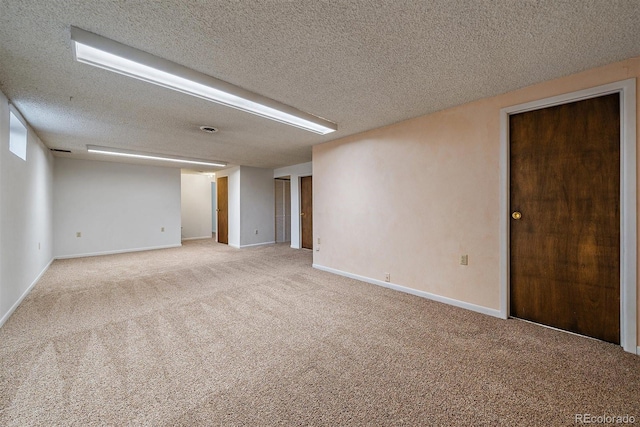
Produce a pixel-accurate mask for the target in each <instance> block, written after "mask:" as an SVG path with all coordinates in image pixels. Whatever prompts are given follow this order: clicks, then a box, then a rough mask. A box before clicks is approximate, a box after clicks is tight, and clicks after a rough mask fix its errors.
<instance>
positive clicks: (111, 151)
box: [87, 145, 227, 167]
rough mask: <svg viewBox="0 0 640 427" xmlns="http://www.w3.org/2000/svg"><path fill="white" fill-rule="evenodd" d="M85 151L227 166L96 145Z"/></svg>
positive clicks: (206, 161)
mask: <svg viewBox="0 0 640 427" xmlns="http://www.w3.org/2000/svg"><path fill="white" fill-rule="evenodd" d="M87 151H88V152H89V153H96V154H105V155H108V156H120V157H131V158H134V159H146V160H161V161H163V162H173V163H184V164H189V165H201V166H215V167H225V166H227V164H226V163H222V162H210V161H208V160H199V159H188V158H184V157H170V156H162V155H159V154H150V153H141V152H136V151H129V150H118V149H115V148H108V147H98V146H96V145H87Z"/></svg>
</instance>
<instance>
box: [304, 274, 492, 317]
mask: <svg viewBox="0 0 640 427" xmlns="http://www.w3.org/2000/svg"><path fill="white" fill-rule="evenodd" d="M313 268H317V269H318V270H322V271H327V272H329V273H334V274H337V275H339V276H344V277H348V278H350V279H356V280H360V281H361V282H367V283H371V284H372V285H378V286H382V287H384V288H389V289H394V290H396V291H400V292H405V293H407V294H411V295H416V296H419V297H422V298H426V299H430V300H433V301H437V302H442V303H444V304H449V305H453V306H455V307H460V308H464V309H467V310H471V311H475V312H478V313H482V314H486V315H489V316H493V317H498V318H501V319H502V315H501V314H500V310H496V309H493V308H488V307H483V306H481V305H476V304H471V303H469V302H464V301H460V300H457V299H453V298H448V297H443V296H441V295H436V294H432V293H430V292H425V291H420V290H417V289H413V288H407V287H406V286H401V285H396V284H394V283H389V282H383V281H382V280H377V279H372V278H370V277H365V276H360V275H358V274H353V273H347V272H346V271H341V270H336V269H335V268H331V267H325V266H323V265H318V264H313Z"/></svg>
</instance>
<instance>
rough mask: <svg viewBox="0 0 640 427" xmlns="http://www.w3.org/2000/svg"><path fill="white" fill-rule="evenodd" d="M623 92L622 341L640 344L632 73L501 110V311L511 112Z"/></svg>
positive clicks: (505, 304)
mask: <svg viewBox="0 0 640 427" xmlns="http://www.w3.org/2000/svg"><path fill="white" fill-rule="evenodd" d="M611 93H619V94H620V345H621V346H622V347H623V348H624V350H625V351H628V352H630V353H633V354H640V348H638V347H636V346H637V336H636V331H637V299H636V298H637V295H636V294H637V277H636V271H637V269H636V268H637V230H636V211H637V205H636V195H637V191H636V187H637V175H636V80H635V78H633V79H628V80H623V81H620V82H614V83H610V84H606V85H602V86H598V87H594V88H590V89H585V90H581V91H577V92H572V93H567V94H563V95H558V96H554V97H551V98H545V99H541V100H537V101H532V102H527V103H525V104H519V105H514V106H511V107H507V108H503V109H501V110H500V316H501V317H502V318H504V319H506V318H508V317H509V301H510V298H509V279H510V273H509V267H510V256H509V218H510V216H509V213H510V212H509V115H511V114H517V113H522V112H525V111H532V110H538V109H541V108H546V107H551V106H554V105H560V104H567V103H569V102H575V101H579V100H583V99H588V98H595V97H597V96H602V95H608V94H611Z"/></svg>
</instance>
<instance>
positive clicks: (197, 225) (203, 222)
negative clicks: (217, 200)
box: [181, 173, 211, 240]
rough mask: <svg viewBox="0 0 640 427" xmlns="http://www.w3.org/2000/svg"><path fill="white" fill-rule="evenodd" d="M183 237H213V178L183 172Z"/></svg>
mask: <svg viewBox="0 0 640 427" xmlns="http://www.w3.org/2000/svg"><path fill="white" fill-rule="evenodd" d="M181 188H182V191H181V212H182V239H183V240H189V239H206V238H211V178H209V177H208V176H207V175H202V174H195V173H182V174H181Z"/></svg>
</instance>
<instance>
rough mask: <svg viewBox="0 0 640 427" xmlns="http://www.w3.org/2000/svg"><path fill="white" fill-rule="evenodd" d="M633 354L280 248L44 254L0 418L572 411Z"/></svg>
mask: <svg viewBox="0 0 640 427" xmlns="http://www.w3.org/2000/svg"><path fill="white" fill-rule="evenodd" d="M585 413H587V414H591V415H625V414H629V415H631V416H634V417H635V419H636V423H640V357H638V356H634V355H631V354H628V353H625V352H623V351H622V349H621V348H620V347H618V346H615V345H612V344H607V343H603V342H599V341H595V340H591V339H587V338H583V337H578V336H574V335H570V334H566V333H562V332H558V331H554V330H550V329H546V328H542V327H540V326H537V325H532V324H529V323H526V322H522V321H518V320H507V321H505V320H499V319H495V318H491V317H488V316H484V315H481V314H477V313H473V312H470V311H466V310H462V309H458V308H455V307H450V306H447V305H443V304H439V303H435V302H432V301H428V300H425V299H422V298H418V297H415V296H411V295H407V294H404V293H401V292H397V291H392V290H388V289H385V288H381V287H377V286H373V285H369V284H365V283H362V282H358V281H355V280H350V279H346V278H343V277H339V276H335V275H332V274H329V273H325V272H322V271H318V270H314V269H312V268H311V253H310V252H308V251H301V250H292V249H290V248H289V247H288V246H287V245H286V244H281V245H271V246H265V247H258V248H252V249H247V250H235V249H231V248H229V247H227V246H225V245H218V244H215V243H213V242H212V241H210V240H203V241H193V242H188V243H186V244H185V245H184V246H183V247H182V248H176V249H168V250H161V251H149V252H140V253H134V254H122V255H111V256H102V257H93V258H84V259H74V260H60V261H56V262H54V263H53V265H52V266H51V267H50V269H49V271H48V272H47V273H46V274H45V275H44V277H43V278H42V279H41V281H40V282H39V283H38V285H37V286H36V287H35V288H34V290H33V291H32V292H31V294H30V295H29V296H28V297H27V298H26V299H25V301H24V302H23V303H22V304H21V305H20V307H19V308H18V309H17V310H16V312H15V313H14V314H13V316H12V317H11V318H10V319H9V320H8V321H7V323H6V324H5V325H4V326H3V327H2V329H0V425H2V426H31V425H42V426H53V425H65V426H66V425H75V426H89V425H114V426H127V425H153V426H197V425H214V426H218V425H219V426H280V425H281V426H291V425H299V426H306V425H314V426H315V425H327V426H344V425H371V426H384V425H406V426H414V425H523V426H533V425H540V426H556V425H558V426H559V425H575V414H585Z"/></svg>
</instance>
